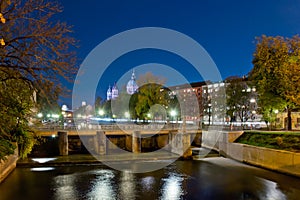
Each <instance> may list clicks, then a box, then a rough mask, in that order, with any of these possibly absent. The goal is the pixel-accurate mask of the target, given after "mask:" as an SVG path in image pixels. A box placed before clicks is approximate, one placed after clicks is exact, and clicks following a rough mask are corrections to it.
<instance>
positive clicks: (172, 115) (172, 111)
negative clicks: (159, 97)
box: [170, 110, 177, 121]
mask: <svg viewBox="0 0 300 200" xmlns="http://www.w3.org/2000/svg"><path fill="white" fill-rule="evenodd" d="M170 115H171V117H172V119H173V121H174V119H175V117H176V115H177V112H176V110H171V112H170Z"/></svg>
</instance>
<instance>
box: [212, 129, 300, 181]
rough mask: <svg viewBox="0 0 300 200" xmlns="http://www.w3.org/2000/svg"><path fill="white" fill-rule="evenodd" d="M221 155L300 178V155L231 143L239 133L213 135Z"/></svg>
mask: <svg viewBox="0 0 300 200" xmlns="http://www.w3.org/2000/svg"><path fill="white" fill-rule="evenodd" d="M215 135H221V136H220V137H219V140H218V141H217V143H218V145H217V146H218V147H219V152H220V154H221V155H223V156H225V157H228V158H232V159H234V160H237V161H240V162H244V163H248V164H251V165H255V166H259V167H263V168H266V169H270V170H274V171H278V172H282V173H286V174H290V175H294V176H298V177H300V153H294V152H290V151H283V150H275V149H270V148H264V147H257V146H251V145H246V144H240V143H233V142H232V141H234V140H233V138H234V137H235V136H238V135H240V133H236V134H235V133H230V132H229V133H226V132H223V133H221V134H220V133H219V134H218V133H215Z"/></svg>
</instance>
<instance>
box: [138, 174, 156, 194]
mask: <svg viewBox="0 0 300 200" xmlns="http://www.w3.org/2000/svg"><path fill="white" fill-rule="evenodd" d="M141 185H142V187H143V189H144V190H146V191H151V190H152V189H153V186H154V185H155V178H154V177H153V176H147V177H144V178H142V179H141Z"/></svg>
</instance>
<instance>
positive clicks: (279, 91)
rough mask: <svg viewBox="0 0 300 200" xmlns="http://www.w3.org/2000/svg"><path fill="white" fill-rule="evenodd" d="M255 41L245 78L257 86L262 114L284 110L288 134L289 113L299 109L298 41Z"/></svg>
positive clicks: (268, 38) (271, 38) (276, 39)
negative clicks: (251, 66) (247, 77)
mask: <svg viewBox="0 0 300 200" xmlns="http://www.w3.org/2000/svg"><path fill="white" fill-rule="evenodd" d="M256 40H257V44H256V50H255V52H254V58H253V61H252V62H253V65H254V66H253V69H252V70H251V72H250V73H249V77H250V79H251V80H253V81H254V82H255V84H256V86H257V91H258V94H259V99H260V100H259V102H258V103H259V106H260V107H261V109H262V112H263V113H270V112H272V110H275V109H278V110H281V111H282V110H283V108H284V109H285V110H286V111H287V113H288V118H287V119H288V126H287V128H288V130H291V128H292V127H291V111H292V110H293V109H295V108H297V107H299V106H300V100H299V99H300V73H299V71H300V38H299V36H298V35H296V36H294V37H292V38H284V37H281V36H277V37H268V36H265V35H263V36H262V37H260V38H257V39H256ZM275 100H276V101H275ZM271 102H272V103H271ZM270 105H272V106H270Z"/></svg>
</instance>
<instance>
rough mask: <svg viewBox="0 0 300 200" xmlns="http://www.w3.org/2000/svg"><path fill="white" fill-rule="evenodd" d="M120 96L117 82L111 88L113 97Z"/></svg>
mask: <svg viewBox="0 0 300 200" xmlns="http://www.w3.org/2000/svg"><path fill="white" fill-rule="evenodd" d="M118 96H119V90H118V87H117V84H116V83H115V84H114V86H113V87H112V89H111V98H112V99H116V98H118Z"/></svg>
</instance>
